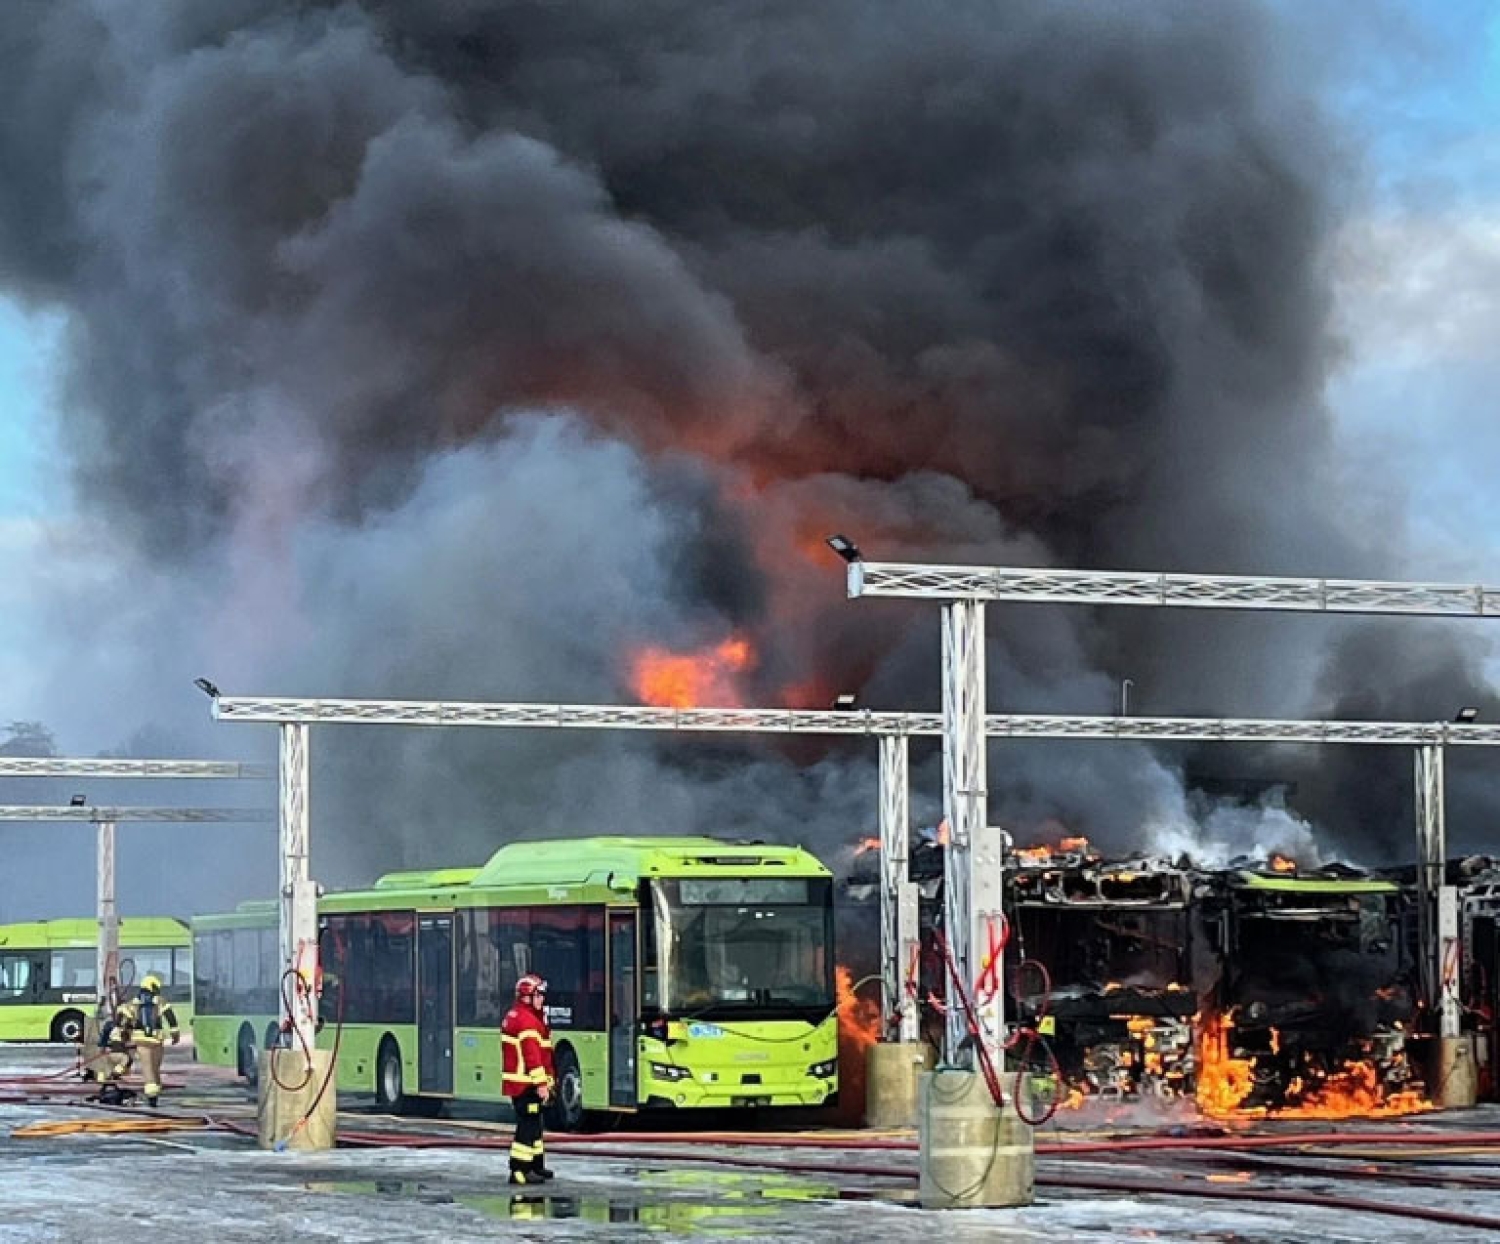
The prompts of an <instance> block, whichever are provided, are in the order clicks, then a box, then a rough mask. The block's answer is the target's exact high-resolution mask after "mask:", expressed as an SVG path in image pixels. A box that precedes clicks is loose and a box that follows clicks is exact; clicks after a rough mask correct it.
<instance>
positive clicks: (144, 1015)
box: [132, 972, 182, 1106]
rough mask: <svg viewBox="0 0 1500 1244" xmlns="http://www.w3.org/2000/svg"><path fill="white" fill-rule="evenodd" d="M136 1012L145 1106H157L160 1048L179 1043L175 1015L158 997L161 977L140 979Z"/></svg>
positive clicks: (159, 996)
mask: <svg viewBox="0 0 1500 1244" xmlns="http://www.w3.org/2000/svg"><path fill="white" fill-rule="evenodd" d="M132 1005H133V1007H134V1011H135V1049H136V1053H137V1055H138V1056H139V1057H140V1060H141V1079H142V1080H143V1081H144V1082H145V1091H146V1104H147V1105H148V1106H154V1105H156V1099H157V1098H158V1097H160V1096H161V1061H162V1044H163V1040H164V1038H166V1037H170V1039H171V1042H172V1044H173V1045H176V1044H177V1043H178V1042H179V1041H180V1040H182V1030H181V1029H180V1028H178V1026H177V1014H176V1012H174V1011H173V1010H172V1005H171V1003H169V1002H167V1001H166V1000H165V999H164V998H163V997H162V996H161V977H159V976H157V975H156V973H155V972H148V973H147V974H146V975H145V976H144V977H143V978H142V979H141V988H140V992H139V993H138V994H137V995H136V999H135V1002H134V1003H133V1004H132Z"/></svg>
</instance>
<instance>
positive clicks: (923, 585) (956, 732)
mask: <svg viewBox="0 0 1500 1244" xmlns="http://www.w3.org/2000/svg"><path fill="white" fill-rule="evenodd" d="M851 547H852V546H851ZM848 592H849V596H850V597H851V598H857V597H862V596H898V597H906V598H911V599H918V600H935V601H939V602H942V604H943V607H944V617H943V728H944V753H943V754H944V787H945V790H944V801H945V806H951V807H954V808H958V809H961V808H962V807H963V806H964V805H965V803H966V801H967V796H966V794H965V789H966V783H968V782H969V781H970V776H969V774H968V773H967V772H966V771H965V759H964V758H965V756H966V755H967V754H968V753H970V752H972V751H974V750H975V749H978V750H979V751H980V752H981V753H982V751H983V747H982V744H981V738H982V735H983V734H984V733H986V732H987V731H988V727H989V721H990V718H989V717H988V716H986V715H984V707H983V706H984V681H983V665H982V661H983V647H984V641H983V636H982V635H981V636H980V637H979V640H978V642H977V643H975V644H974V645H973V646H972V649H971V655H970V656H969V658H968V660H967V662H964V661H962V660H961V659H955V652H956V647H955V645H954V644H953V642H952V640H953V635H952V633H951V632H952V626H953V623H952V616H951V615H952V613H953V610H954V609H955V608H956V607H959V606H972V607H975V608H977V607H978V606H979V605H980V603H981V602H986V601H1013V602H1032V603H1047V604H1080V605H1112V604H1113V605H1150V606H1157V607H1161V606H1175V607H1180V608H1198V609H1253V610H1291V611H1298V612H1320V613H1350V614H1366V613H1380V614H1404V615H1407V616H1446V617H1494V616H1496V615H1500V589H1496V588H1490V587H1485V586H1484V585H1482V584H1441V583H1396V582H1387V581H1378V580H1365V579H1293V578H1279V577H1278V578H1265V577H1255V576H1243V575H1182V574H1157V573H1139V572H1129V571H1126V572H1119V571H1087V570H1050V569H1026V568H1013V567H1003V566H943V565H924V564H913V563H899V562H866V561H862V560H858V559H856V560H854V561H852V562H851V563H850V565H849V568H848ZM972 694H977V696H978V704H979V707H978V709H977V710H975V709H973V708H972V707H971V706H969V705H968V704H967V699H968V697H969V696H970V695H972ZM1306 724H1310V725H1315V726H1317V727H1321V726H1322V725H1324V724H1325V723H1306ZM1351 724H1352V723H1351ZM1390 724H1391V723H1368V724H1360V725H1355V726H1354V727H1353V728H1354V731H1355V732H1356V735H1355V736H1350V737H1342V738H1339V739H1337V741H1346V742H1391V743H1394V742H1410V743H1415V744H1417V745H1419V746H1422V747H1424V748H1429V749H1431V750H1432V751H1433V752H1435V753H1436V752H1439V751H1440V745H1441V744H1444V743H1447V742H1451V741H1454V740H1453V737H1452V736H1451V734H1450V732H1448V731H1447V730H1446V728H1445V727H1442V726H1429V727H1427V732H1428V734H1427V737H1410V736H1408V737H1405V738H1398V737H1393V736H1394V735H1396V734H1397V733H1398V732H1397V731H1395V730H1391V729H1388V728H1387V727H1388V726H1389V725H1390ZM1122 728H1125V729H1128V728H1130V727H1129V726H1127V725H1125V719H1124V718H1123V717H1122ZM1348 728H1349V726H1348V725H1345V726H1343V727H1341V729H1340V731H1339V733H1342V730H1344V729H1348ZM1360 732H1363V733H1364V735H1365V737H1357V735H1358V733H1360ZM1274 733H1275V737H1276V738H1277V740H1278V741H1283V740H1284V741H1292V740H1291V739H1290V738H1287V736H1286V735H1283V734H1281V733H1280V732H1279V731H1276V732H1274ZM1287 733H1288V734H1291V733H1296V732H1294V731H1288V732H1287ZM1414 733H1416V732H1414ZM1372 736H1378V737H1372ZM1011 737H1016V736H1015V735H1012V736H1011ZM1073 737H1082V736H1081V735H1076V734H1075V735H1074V736H1073ZM1114 737H1125V736H1123V735H1122V734H1120V733H1118V732H1117V733H1116V734H1115V735H1114ZM1136 737H1173V736H1169V735H1140V736H1136ZM1175 737H1180V738H1188V737H1192V735H1190V734H1189V733H1186V732H1185V733H1183V734H1180V735H1177V736H1175ZM1217 737H1220V738H1228V737H1251V736H1248V735H1231V734H1229V733H1228V732H1226V733H1223V734H1220V735H1218V736H1217ZM1259 737H1260V738H1261V739H1263V740H1265V741H1271V737H1272V733H1271V732H1268V733H1264V734H1261V735H1260V736H1259ZM1297 741H1302V740H1301V739H1299V740H1297ZM1306 741H1321V742H1331V741H1336V740H1335V738H1334V736H1333V733H1331V732H1329V731H1327V730H1321V729H1319V730H1317V732H1316V737H1314V738H1308V739H1307V740H1306ZM1418 763H1419V785H1420V782H1421V780H1422V778H1421V765H1422V763H1423V762H1422V761H1420V760H1419V762H1418ZM1440 766H1441V760H1440V759H1439V760H1437V761H1436V762H1432V763H1430V764H1429V768H1430V769H1431V770H1433V771H1434V772H1435V774H1436V779H1435V782H1434V784H1433V786H1432V789H1431V790H1430V791H1429V796H1430V800H1431V803H1432V806H1434V807H1436V808H1438V809H1439V811H1437V812H1436V814H1435V816H1436V821H1435V822H1434V823H1435V824H1436V825H1438V826H1439V827H1440V825H1441V811H1440V809H1441V801H1442V787H1441V767H1440ZM1419 814H1420V809H1419ZM1429 819H1431V817H1429ZM1428 828H1429V830H1430V829H1431V828H1432V827H1431V825H1429V826H1428ZM1440 833H1441V831H1440V828H1439V830H1438V834H1439V836H1440ZM954 837H955V841H956V840H957V837H958V835H957V827H956V826H955V833H954ZM1435 845H1440V844H1435V843H1434V842H1433V840H1432V839H1431V838H1429V840H1428V841H1427V843H1426V849H1427V850H1428V851H1430V850H1432V849H1434V846H1435ZM962 850H963V848H960V851H962ZM953 854H954V853H953V852H951V851H950V852H949V858H950V864H949V867H948V869H947V882H948V885H947V889H948V891H950V893H951V891H953V890H955V889H958V888H960V887H962V888H965V889H966V890H967V891H968V892H969V894H971V895H977V894H979V893H987V892H988V888H989V887H990V886H991V885H992V884H996V885H998V881H992V879H991V878H990V877H988V876H987V875H986V872H987V870H984V869H980V868H978V867H977V866H976V865H977V864H978V860H970V861H968V863H969V867H968V868H967V871H965V870H963V869H960V868H958V867H956V866H955V865H954V863H953V862H952V858H951V857H952V856H953ZM955 882H956V883H957V884H955ZM1439 895H1440V897H1442V895H1441V889H1440V890H1439ZM1445 897H1446V898H1447V899H1448V900H1449V904H1448V905H1449V906H1451V898H1452V896H1451V895H1448V896H1445ZM948 901H949V904H950V907H949V913H950V917H951V916H953V915H955V914H957V913H958V911H959V909H960V908H961V906H962V901H963V900H962V899H961V898H958V899H956V898H953V897H950V898H949V900H948ZM973 901H974V902H975V903H977V901H978V900H977V898H975V899H974V900H973ZM1427 906H1429V905H1428V904H1424V910H1425V909H1426V908H1427ZM1430 919H1431V920H1435V919H1436V915H1434V916H1432V917H1431V918H1430ZM953 931H954V930H953V928H952V927H950V929H949V936H950V938H951V937H952V935H953ZM1424 932H1425V933H1426V936H1427V940H1425V941H1424V953H1425V955H1426V957H1427V958H1428V960H1429V964H1430V965H1434V964H1436V965H1441V964H1442V963H1443V961H1444V958H1445V956H1446V954H1447V951H1446V948H1445V947H1444V945H1443V940H1444V939H1443V938H1442V937H1441V936H1439V935H1437V934H1436V931H1435V930H1433V929H1432V927H1431V924H1429V926H1428V929H1427V930H1425V931H1424ZM961 962H966V960H961ZM1441 970H1442V969H1441V967H1438V971H1439V972H1440V971H1441ZM964 979H967V980H971V981H972V980H975V979H976V976H975V974H974V973H973V971H972V968H971V969H970V970H969V971H968V972H966V974H965V976H964ZM999 992H1002V991H1001V990H997V993H999ZM949 1000H950V1020H949V1025H948V1030H947V1038H948V1044H949V1049H948V1051H947V1053H948V1055H949V1057H950V1058H951V1057H953V1054H954V1052H955V1048H956V1041H957V1039H958V1038H957V1036H956V1032H955V1027H954V1024H953V1022H952V1018H951V1003H952V992H951V991H950V998H949ZM1447 1026H1448V1021H1447V1020H1446V1019H1445V1020H1444V1031H1445V1032H1446V1029H1447ZM1000 1038H1001V1033H1000V1030H999V1028H998V1027H997V1028H995V1029H993V1030H989V1031H985V1032H984V1033H983V1039H984V1040H985V1042H986V1044H987V1045H989V1044H990V1043H991V1042H992V1040H999V1039H1000Z"/></svg>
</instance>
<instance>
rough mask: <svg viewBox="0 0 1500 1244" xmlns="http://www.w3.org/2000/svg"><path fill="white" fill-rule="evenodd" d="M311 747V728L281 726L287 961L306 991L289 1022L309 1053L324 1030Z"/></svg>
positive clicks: (282, 898)
mask: <svg viewBox="0 0 1500 1244" xmlns="http://www.w3.org/2000/svg"><path fill="white" fill-rule="evenodd" d="M308 742H309V740H308V727H307V723H306V722H296V721H292V722H283V723H282V724H281V799H280V810H279V816H278V818H277V820H278V824H279V826H280V831H279V832H280V849H281V889H280V901H281V916H280V921H279V927H280V938H281V961H282V964H283V965H284V966H285V968H286V969H289V970H291V971H294V972H296V973H297V974H298V977H299V979H300V980H301V982H302V984H303V985H304V986H305V987H304V988H299V989H297V990H296V991H295V999H294V1004H293V1013H292V1014H291V1015H289V1016H287V1018H288V1019H289V1020H291V1022H292V1024H293V1026H294V1027H296V1028H297V1029H298V1030H299V1031H300V1032H301V1036H302V1042H303V1048H304V1049H311V1048H312V1047H313V1044H314V1037H315V1035H316V1033H317V1026H318V997H317V992H316V989H315V987H314V982H315V980H316V978H317V963H318V890H317V886H316V885H315V884H314V883H313V880H312V869H311V822H310V819H309V808H308V801H309V790H310V786H311V769H310V766H309V759H308Z"/></svg>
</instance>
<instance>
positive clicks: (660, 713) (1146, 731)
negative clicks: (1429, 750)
mask: <svg viewBox="0 0 1500 1244" xmlns="http://www.w3.org/2000/svg"><path fill="white" fill-rule="evenodd" d="M214 706H215V708H214V711H215V715H216V716H217V717H218V718H219V720H221V721H241V722H260V723H270V724H276V725H281V724H284V723H287V722H304V723H307V724H314V723H328V724H344V725H361V724H362V725H396V726H495V727H528V728H542V729H546V728H549V727H550V728H554V729H594V730H677V731H683V732H698V733H719V734H736V733H738V734H822V735H865V736H870V735H876V736H879V735H892V734H893V735H910V736H931V737H933V738H937V737H940V736H941V735H942V733H943V718H942V714H941V713H881V712H873V711H871V710H869V709H859V710H856V711H853V712H827V711H823V710H813V709H779V708H652V707H630V706H627V705H618V704H531V703H523V702H520V703H486V702H480V701H459V700H452V701H441V700H331V699H330V700H324V699H318V700H307V699H282V698H277V697H273V696H222V697H220V698H219V699H218V700H216V701H215V702H214ZM984 721H985V733H986V734H987V735H988V736H989V737H990V738H1003V739H1138V740H1141V741H1143V742H1152V741H1161V740H1179V741H1182V742H1199V741H1203V742H1215V741H1217V742H1222V743H1370V744H1387V745H1392V746H1421V745H1423V744H1428V743H1442V744H1447V745H1450V746H1457V747H1465V746H1471V747H1496V746H1500V725H1490V724H1478V723H1474V724H1469V723H1458V722H1411V721H1406V722H1402V721H1297V720H1287V719H1279V718H1259V717H1094V716H1071V715H1066V714H1056V713H990V714H988V715H987V716H986V717H985V719H984Z"/></svg>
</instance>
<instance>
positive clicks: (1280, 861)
mask: <svg viewBox="0 0 1500 1244" xmlns="http://www.w3.org/2000/svg"><path fill="white" fill-rule="evenodd" d="M1271 871H1272V872H1277V873H1294V872H1296V871H1297V861H1296V860H1293V859H1288V858H1287V857H1286V856H1285V855H1280V854H1272V856H1271Z"/></svg>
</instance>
